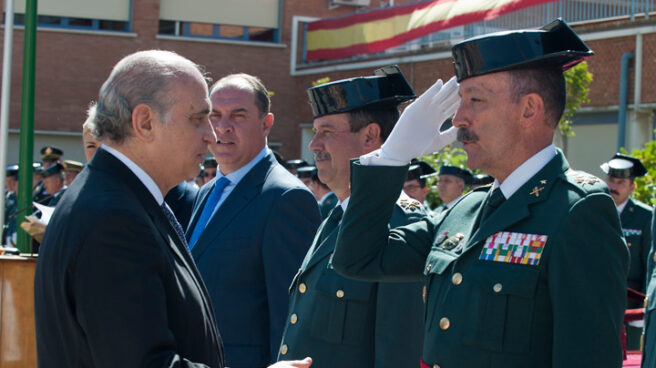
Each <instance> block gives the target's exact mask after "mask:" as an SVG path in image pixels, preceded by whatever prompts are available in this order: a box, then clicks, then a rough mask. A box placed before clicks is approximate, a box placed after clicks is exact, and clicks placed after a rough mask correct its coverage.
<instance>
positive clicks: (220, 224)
mask: <svg viewBox="0 0 656 368" xmlns="http://www.w3.org/2000/svg"><path fill="white" fill-rule="evenodd" d="M274 164H276V162H275V157H273V155H272V154H267V155H266V156H264V158H263V159H262V160H261V161H260V162H258V163H257V164H256V165H255V166H254V167H253V168H252V169H251V170H250V171H249V172H248V173H247V174H246V176H244V178H243V179H242V180H241V181H240V182H239V183H238V184H237V186H236V187H235V188H234V189H233V190H232V192H231V193H230V195H229V196H228V197H227V198H226V199H225V200H224V202H223V203H222V204H221V207H219V209H218V210H217V211H216V213H215V214H214V216H212V217H211V218H210V219H209V221H208V222H207V226H206V227H205V230H204V231H203V233H202V234H201V236H200V237H199V238H198V241H197V242H196V244H195V245H194V247H193V249H192V255H193V257H194V259H198V258H199V257H200V256H201V255H202V254H203V253H204V252H205V250H207V248H208V247H209V246H210V245H211V244H212V243H214V240H215V239H216V238H218V237H219V236H220V235H221V233H223V231H224V230H225V229H226V227H227V226H228V225H229V224H230V223H231V222H232V221H233V220H234V219H235V217H237V215H238V214H239V213H240V212H241V211H242V210H243V209H244V207H246V205H248V204H249V203H250V202H251V201H252V200H253V199H254V198H255V197H256V196H257V195H258V194H259V193H260V192H261V188H262V184H263V183H264V181H265V180H266V177H267V175H268V173H269V171H270V170H271V168H272V167H273V165H274ZM207 193H209V191H208V192H207ZM206 197H207V195H206ZM206 200H207V199H206V198H203V201H202V205H203V206H204V205H205V201H206ZM200 211H202V206H200V205H199V206H198V208H197V209H196V212H200ZM194 217H198V215H197V214H194ZM196 220H197V219H194V226H195V222H196ZM189 229H192V228H191V227H190V228H189Z"/></svg>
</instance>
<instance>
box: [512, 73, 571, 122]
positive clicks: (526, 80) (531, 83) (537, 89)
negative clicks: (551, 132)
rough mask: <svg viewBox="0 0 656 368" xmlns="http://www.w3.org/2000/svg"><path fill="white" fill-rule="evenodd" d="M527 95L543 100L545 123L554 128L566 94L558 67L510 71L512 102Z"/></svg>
mask: <svg viewBox="0 0 656 368" xmlns="http://www.w3.org/2000/svg"><path fill="white" fill-rule="evenodd" d="M529 93H537V94H538V95H540V96H541V97H542V99H543V100H544V110H545V117H546V120H547V123H549V124H552V125H553V127H554V128H555V127H556V126H557V125H558V121H560V118H561V117H562V116H563V111H565V102H566V98H567V93H566V89H565V77H564V76H563V72H562V70H561V69H560V67H552V68H539V69H517V70H511V71H510V95H511V98H512V99H513V101H514V102H517V101H519V99H520V97H522V96H523V95H526V94H529Z"/></svg>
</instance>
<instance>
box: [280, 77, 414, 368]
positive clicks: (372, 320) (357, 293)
mask: <svg viewBox="0 0 656 368" xmlns="http://www.w3.org/2000/svg"><path fill="white" fill-rule="evenodd" d="M308 94H309V98H310V103H311V105H312V110H313V113H314V118H315V119H314V129H315V135H314V138H313V140H312V142H311V143H310V149H311V150H312V151H313V152H314V156H315V160H316V167H317V169H318V174H319V178H320V179H321V181H323V182H324V183H326V185H328V186H329V187H330V189H332V190H333V191H334V192H335V194H336V196H337V198H338V199H339V204H338V205H337V206H336V207H334V208H333V209H332V210H331V213H330V215H329V217H328V218H327V219H326V220H325V221H324V222H323V223H322V224H321V226H320V227H319V230H318V232H317V235H316V237H315V239H314V241H313V244H312V246H311V247H310V249H309V251H308V253H307V255H306V257H305V259H304V260H303V263H302V265H301V267H300V269H299V271H298V273H297V274H296V276H295V277H294V280H293V282H292V284H291V286H290V293H291V295H290V303H289V313H288V318H287V325H286V326H285V330H284V333H283V338H282V343H281V346H280V354H279V356H278V359H295V357H306V356H310V357H312V359H313V362H312V367H313V368H324V367H330V368H334V367H340V368H349V367H353V368H374V367H376V368H383V367H389V368H398V367H416V366H417V365H418V364H419V361H420V357H421V346H422V336H423V303H422V298H421V290H422V284H421V283H419V282H411V283H377V282H364V281H356V280H351V279H347V278H345V277H343V276H340V275H338V274H337V273H336V272H335V271H334V270H333V268H332V265H331V259H332V253H333V250H334V246H335V240H336V238H337V232H338V227H339V222H340V218H341V215H342V213H343V210H344V208H346V207H347V204H348V201H349V196H350V189H349V160H350V159H351V158H354V157H358V156H359V155H362V154H364V153H367V152H371V151H373V150H375V149H378V148H379V147H380V145H381V144H382V143H383V141H384V140H385V138H387V136H388V135H389V133H390V131H391V130H392V127H393V126H394V124H395V123H396V121H397V119H398V117H399V113H398V110H397V105H398V104H399V103H401V102H403V101H406V100H409V99H411V98H414V97H415V94H414V92H413V90H412V88H411V87H410V85H409V84H408V83H407V81H406V80H405V78H404V77H403V75H402V74H401V72H400V71H399V70H398V68H396V67H387V68H383V69H379V70H377V71H375V72H374V76H373V77H362V78H353V79H346V80H341V81H336V82H333V83H330V84H323V85H321V86H317V87H313V88H311V89H309V90H308ZM392 207H393V208H391V209H390V214H389V215H390V216H389V217H388V219H387V220H386V225H385V226H387V223H389V224H390V225H391V226H392V227H394V226H399V225H404V224H408V223H411V222H413V221H417V220H419V219H421V218H422V217H423V215H424V214H423V211H421V204H420V203H419V202H417V201H415V200H412V199H411V198H410V197H408V196H406V195H402V196H401V197H399V193H398V192H397V193H396V198H395V199H394V204H393V205H392ZM390 217H391V220H390ZM351 245H352V246H355V245H356V244H351Z"/></svg>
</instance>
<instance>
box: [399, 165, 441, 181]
mask: <svg viewBox="0 0 656 368" xmlns="http://www.w3.org/2000/svg"><path fill="white" fill-rule="evenodd" d="M436 172H437V171H435V169H433V168H432V167H431V165H429V164H428V163H427V162H424V161H419V160H413V161H412V162H410V167H409V168H408V176H407V177H406V179H405V180H414V179H417V180H419V179H426V178H427V177H429V176H433V175H435V173H436Z"/></svg>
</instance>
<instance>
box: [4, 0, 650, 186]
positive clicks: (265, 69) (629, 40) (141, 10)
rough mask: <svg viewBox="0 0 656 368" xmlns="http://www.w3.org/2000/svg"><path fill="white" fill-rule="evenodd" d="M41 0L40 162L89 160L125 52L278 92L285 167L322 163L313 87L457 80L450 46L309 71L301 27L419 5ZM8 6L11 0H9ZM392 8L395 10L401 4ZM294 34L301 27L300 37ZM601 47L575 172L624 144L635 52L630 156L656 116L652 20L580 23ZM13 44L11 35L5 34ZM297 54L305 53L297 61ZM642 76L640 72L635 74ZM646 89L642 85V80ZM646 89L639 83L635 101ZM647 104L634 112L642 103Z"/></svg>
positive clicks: (573, 146) (12, 149) (15, 118)
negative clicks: (99, 112) (622, 94)
mask: <svg viewBox="0 0 656 368" xmlns="http://www.w3.org/2000/svg"><path fill="white" fill-rule="evenodd" d="M330 1H335V0H239V1H236V0H213V1H212V0H187V1H184V2H182V1H176V0H104V1H103V0H86V1H84V2H83V3H84V4H85V6H84V9H80V7H79V4H80V2H79V1H75V0H40V1H39V14H40V16H39V28H38V32H37V51H36V55H37V60H36V94H35V131H36V134H35V143H34V147H35V156H34V157H35V160H38V149H39V148H40V147H41V146H43V145H44V144H47V143H49V144H54V145H57V146H60V147H61V148H63V149H64V151H65V158H70V159H76V160H81V161H82V160H83V157H84V156H83V154H82V144H81V135H80V131H81V125H82V122H83V121H84V119H85V117H86V116H85V110H86V107H87V105H88V104H89V102H90V101H92V100H93V99H94V98H95V97H96V96H97V94H98V89H99V88H100V85H101V84H102V82H103V81H104V79H105V78H106V77H107V76H108V75H109V72H110V70H111V67H112V66H113V65H114V64H115V63H116V62H117V61H118V60H119V59H120V58H121V57H123V56H124V55H126V54H128V53H131V52H134V51H137V50H143V49H152V48H157V49H166V50H172V51H175V52H178V53H180V54H181V55H184V56H186V57H188V58H190V59H191V60H193V61H195V62H197V63H199V64H201V65H204V66H205V68H206V70H207V72H208V73H209V74H210V76H211V77H213V78H214V79H218V78H220V77H221V76H223V75H226V74H229V73H234V72H245V73H249V74H253V75H257V76H259V77H260V78H261V79H262V80H263V82H264V83H265V85H266V86H267V87H268V88H269V89H270V90H271V91H273V92H274V96H273V97H272V110H273V112H274V114H275V116H276V121H275V125H274V127H273V129H272V132H271V135H270V137H269V144H270V146H271V147H272V148H274V149H276V150H277V151H279V152H280V153H281V154H282V155H283V156H284V157H285V158H288V159H291V158H296V157H299V156H302V157H304V158H306V159H309V158H311V155H310V153H309V151H308V150H307V143H308V142H309V139H310V138H311V130H310V128H311V122H312V116H311V112H310V109H309V106H308V103H307V99H306V93H305V89H307V88H308V87H310V86H311V83H312V81H315V80H317V79H320V78H324V77H329V78H330V79H331V80H337V79H340V78H347V77H353V76H357V75H369V74H370V73H371V71H372V70H373V69H375V68H377V67H379V66H382V65H386V64H390V63H395V64H398V65H399V66H400V67H401V69H402V70H403V72H404V74H405V75H406V76H407V78H408V79H409V81H410V83H411V84H412V86H413V87H414V88H415V90H416V91H417V92H418V93H420V92H423V91H424V90H425V89H426V88H427V87H428V86H429V85H430V84H431V83H432V82H433V81H434V80H435V79H436V78H438V77H440V78H443V79H448V78H450V77H451V76H452V75H453V68H452V65H451V59H450V52H449V46H448V44H444V43H433V44H428V45H423V46H421V47H416V48H410V47H409V48H406V49H402V48H401V49H398V50H395V51H394V52H386V53H383V54H381V55H374V56H369V57H363V58H356V59H351V60H347V61H338V62H319V63H314V64H309V63H305V62H303V58H302V50H303V45H302V40H303V34H302V24H303V22H302V20H304V19H306V18H305V17H308V18H325V17H332V16H338V15H344V14H349V13H352V12H356V11H363V10H367V9H377V8H381V7H386V6H389V5H391V4H393V5H400V4H403V3H408V2H410V0H405V1H403V0H396V1H394V0H387V1H384V0H369V1H366V0H357V1H356V0H348V1H347V0H342V2H349V1H353V2H363V1H364V3H369V5H368V6H366V7H354V6H347V5H341V6H340V5H335V4H332V5H331V4H330ZM0 2H2V3H3V4H2V5H3V9H4V1H1V0H0ZM390 3H391V4H390ZM15 7H16V9H15V11H16V13H17V16H16V24H17V26H16V28H15V31H14V41H13V45H14V49H13V61H12V63H13V73H12V84H11V91H12V93H11V95H12V97H11V103H10V108H11V111H10V135H9V146H8V160H7V162H8V164H11V163H15V162H17V160H18V128H19V124H20V122H19V120H20V103H21V101H20V98H21V80H22V55H23V30H22V28H21V26H20V24H21V23H22V17H21V15H20V13H21V12H23V11H24V10H23V9H24V0H21V1H18V0H17V1H16V5H15ZM294 25H297V26H300V27H297V28H298V29H296V30H297V32H294V31H295V27H294ZM573 26H574V28H575V29H576V30H577V31H578V32H579V33H580V34H581V35H582V37H583V39H584V40H585V41H586V42H587V43H588V44H589V45H590V47H591V48H592V49H593V50H595V52H596V56H595V57H593V58H591V59H590V60H589V70H590V71H591V72H592V73H593V74H594V81H593V83H592V85H591V90H590V100H591V101H590V103H588V104H586V105H585V106H584V108H582V109H581V110H580V112H579V114H577V116H576V118H575V123H576V124H575V126H574V130H575V132H576V133H577V136H576V137H575V138H570V139H567V140H565V141H564V142H560V145H561V146H563V147H564V148H565V149H566V151H567V154H568V156H569V157H570V160H571V161H572V162H573V163H574V165H575V166H577V167H578V168H581V169H585V170H589V171H591V172H593V173H596V174H599V171H598V170H597V167H598V163H599V162H601V161H603V160H605V159H607V158H608V157H610V156H611V155H612V153H613V152H615V150H616V147H617V116H618V105H619V103H618V98H619V91H620V63H621V58H622V55H623V54H624V53H626V52H629V51H631V52H633V53H634V56H635V57H634V60H633V62H632V63H631V64H630V66H631V68H630V70H629V72H630V74H629V78H628V92H629V93H628V96H629V106H628V107H629V108H628V124H627V126H628V128H627V144H626V146H627V148H628V149H629V150H630V149H632V148H638V147H640V146H641V145H642V144H643V143H644V142H645V141H646V140H649V139H651V138H652V131H653V125H654V109H656V70H655V69H656V60H655V59H656V42H655V41H656V22H655V21H654V18H653V16H652V17H645V16H644V15H643V16H642V17H635V19H631V18H630V17H628V16H627V17H623V18H622V17H619V18H618V17H615V18H613V19H612V20H606V21H595V22H589V21H588V22H579V23H573ZM0 33H1V34H2V36H3V37H4V28H3V30H2V32H0ZM292 53H294V55H293V57H292ZM636 70H638V72H636ZM636 81H637V82H636ZM636 85H638V86H639V88H638V91H639V92H640V93H636V92H635V91H636V88H635V87H636ZM636 101H637V102H638V104H635V102H636Z"/></svg>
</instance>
